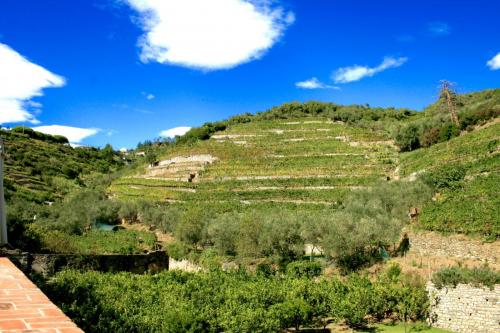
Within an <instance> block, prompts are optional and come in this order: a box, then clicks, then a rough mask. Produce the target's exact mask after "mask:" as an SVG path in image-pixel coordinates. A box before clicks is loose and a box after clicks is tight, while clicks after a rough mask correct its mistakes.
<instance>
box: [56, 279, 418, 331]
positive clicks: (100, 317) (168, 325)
mask: <svg viewBox="0 0 500 333" xmlns="http://www.w3.org/2000/svg"><path fill="white" fill-rule="evenodd" d="M47 292H48V295H49V296H50V297H51V298H52V299H54V300H56V301H57V302H58V305H59V306H61V308H62V309H63V310H64V311H65V312H66V313H67V314H68V315H69V316H70V317H71V318H72V319H73V320H75V322H76V323H77V324H78V325H79V326H80V327H81V328H82V329H84V330H85V331H86V332H221V331H223V332H278V331H280V330H282V329H285V328H289V327H295V328H301V327H311V326H316V327H317V326H324V325H326V323H327V322H328V320H330V319H331V320H334V321H341V320H344V321H345V322H347V323H348V324H349V325H351V326H354V327H359V326H363V325H365V324H366V323H367V318H368V316H371V317H372V318H375V319H382V318H385V317H389V316H391V317H395V318H399V319H401V320H403V319H405V318H407V319H412V320H417V319H423V318H425V315H426V311H427V293H426V291H425V288H424V287H423V285H422V284H421V283H416V282H410V281H408V280H407V279H406V278H405V277H400V276H390V277H389V276H388V275H382V276H381V277H380V279H379V280H377V281H375V282H370V280H369V279H368V278H366V277H361V276H358V275H352V276H350V277H348V278H347V279H346V280H344V281H342V280H340V279H337V278H334V279H332V280H326V279H320V280H318V281H313V280H310V279H308V278H299V277H295V275H292V276H287V275H284V276H281V275H276V276H265V275H262V274H248V273H244V272H234V273H226V272H221V271H218V270H215V271H210V272H207V273H196V274H190V273H182V272H178V271H169V272H163V273H159V274H156V275H133V274H129V273H119V274H105V273H96V272H86V273H79V272H75V271H65V272H61V273H59V274H57V275H56V277H55V278H54V279H52V280H51V281H50V283H49V285H48V286H47Z"/></svg>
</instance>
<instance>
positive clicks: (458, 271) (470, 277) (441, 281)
mask: <svg viewBox="0 0 500 333" xmlns="http://www.w3.org/2000/svg"><path fill="white" fill-rule="evenodd" d="M431 280H432V282H433V283H434V285H435V286H436V288H438V289H441V288H443V287H446V286H451V287H456V286H457V285H458V284H459V283H463V284H468V283H470V284H472V285H474V286H481V285H484V286H488V287H489V288H490V289H493V287H494V286H495V285H496V284H500V273H499V272H496V271H493V270H491V269H490V268H488V267H486V266H485V267H480V268H472V269H469V268H466V267H460V266H453V267H449V268H443V269H442V270H440V271H438V272H436V273H434V274H433V275H432V279H431Z"/></svg>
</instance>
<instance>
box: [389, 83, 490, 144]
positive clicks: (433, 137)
mask: <svg viewBox="0 0 500 333" xmlns="http://www.w3.org/2000/svg"><path fill="white" fill-rule="evenodd" d="M455 99H456V107H457V115H458V120H459V123H460V127H457V126H456V125H455V124H453V123H452V121H451V118H450V114H449V112H448V106H447V102H446V99H445V97H444V96H441V97H440V99H439V100H438V101H437V102H436V103H435V104H433V105H431V106H429V107H428V108H426V109H425V110H424V111H423V112H422V114H420V115H419V116H418V117H415V119H413V120H412V121H410V122H408V123H407V124H404V125H403V126H400V128H399V130H398V131H396V135H395V141H396V144H397V145H398V146H399V147H400V148H401V150H402V151H412V150H415V149H417V148H420V147H430V146H432V145H434V144H436V143H439V142H445V141H448V140H450V139H451V138H454V137H457V136H458V135H459V134H460V131H471V130H473V129H474V127H475V126H478V125H482V124H484V123H485V122H487V121H489V120H491V119H494V118H496V117H498V116H500V89H495V90H485V91H482V92H478V93H473V94H463V95H455Z"/></svg>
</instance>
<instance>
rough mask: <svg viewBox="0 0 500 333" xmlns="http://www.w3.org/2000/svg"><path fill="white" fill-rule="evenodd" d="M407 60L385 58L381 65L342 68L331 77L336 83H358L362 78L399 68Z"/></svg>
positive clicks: (404, 58) (402, 58)
mask: <svg viewBox="0 0 500 333" xmlns="http://www.w3.org/2000/svg"><path fill="white" fill-rule="evenodd" d="M407 60H408V58H406V57H401V58H392V57H385V58H384V61H382V63H381V64H380V65H378V66H376V67H367V66H359V65H354V66H349V67H342V68H339V69H337V70H336V71H335V73H334V74H333V75H332V79H333V80H334V81H335V82H336V83H348V82H354V81H359V80H361V79H362V78H364V77H370V76H373V75H375V74H377V73H380V72H383V71H385V70H386V69H389V68H396V67H399V66H401V65H403V64H404V63H405V62H406V61H407Z"/></svg>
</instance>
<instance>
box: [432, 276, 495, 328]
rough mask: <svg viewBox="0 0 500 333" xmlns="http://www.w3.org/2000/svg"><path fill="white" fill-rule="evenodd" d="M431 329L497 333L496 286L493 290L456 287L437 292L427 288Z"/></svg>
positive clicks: (463, 286) (460, 285)
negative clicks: (432, 327) (433, 327)
mask: <svg viewBox="0 0 500 333" xmlns="http://www.w3.org/2000/svg"><path fill="white" fill-rule="evenodd" d="M427 290H428V292H429V298H430V300H431V306H430V315H429V320H430V321H431V324H432V326H435V327H439V328H443V329H448V330H451V331H453V332H458V333H472V332H475V333H498V332H500V285H496V286H495V288H494V289H493V290H490V289H489V288H488V287H474V286H471V285H466V284H459V285H457V286H456V287H455V288H448V287H443V288H442V289H437V288H436V287H435V286H434V285H433V284H432V283H429V284H428V285H427Z"/></svg>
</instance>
